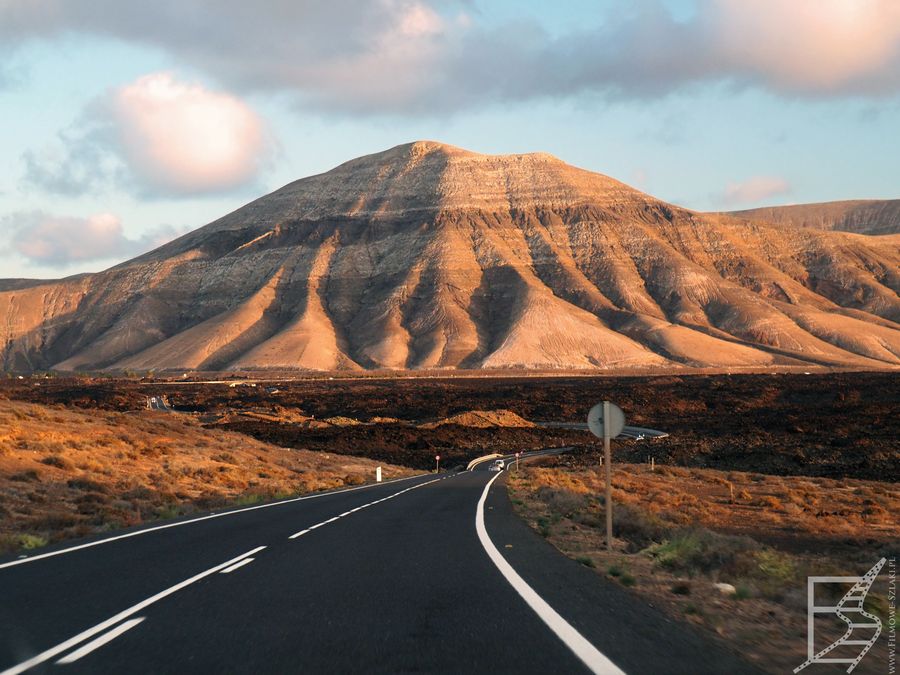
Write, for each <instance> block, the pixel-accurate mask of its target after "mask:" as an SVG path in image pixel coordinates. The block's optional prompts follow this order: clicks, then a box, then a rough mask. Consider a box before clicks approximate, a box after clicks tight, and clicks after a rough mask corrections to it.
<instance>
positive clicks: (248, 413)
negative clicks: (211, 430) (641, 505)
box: [0, 372, 900, 481]
mask: <svg viewBox="0 0 900 675" xmlns="http://www.w3.org/2000/svg"><path fill="white" fill-rule="evenodd" d="M235 382H237V381H235ZM235 382H232V383H231V384H235ZM0 394H3V395H5V396H8V397H10V398H14V399H20V400H26V401H32V402H44V403H56V404H63V405H67V406H76V407H84V408H89V409H96V408H99V409H105V410H120V411H121V410H133V411H139V410H142V409H143V408H144V406H145V402H146V397H147V396H150V395H166V396H167V397H168V400H169V402H170V403H171V405H172V407H173V408H175V409H176V410H178V411H180V412H182V413H190V414H192V415H193V416H195V417H196V418H197V419H198V420H199V421H201V422H203V423H204V424H206V425H207V426H215V427H219V428H224V429H230V430H233V431H239V432H242V433H245V434H248V435H251V436H253V437H255V438H258V439H261V440H264V441H269V442H273V443H276V444H278V445H282V446H286V447H293V448H308V449H311V450H322V451H327V452H334V453H346V454H357V455H362V456H366V457H372V458H376V459H379V460H382V461H392V462H394V463H398V464H404V465H406V466H411V467H418V468H428V467H430V466H431V463H432V461H433V457H434V455H435V454H437V453H440V454H441V455H442V456H443V457H446V461H447V462H448V463H447V466H450V465H451V464H450V463H461V462H463V461H467V460H468V459H471V458H472V457H475V456H477V455H479V454H483V453H484V451H485V450H488V449H494V448H499V449H503V450H507V449H516V448H520V447H521V448H526V447H546V446H555V445H584V446H587V445H590V444H592V443H593V437H592V436H590V435H589V434H587V433H586V432H583V431H573V430H565V429H556V428H545V427H541V426H522V423H521V422H510V421H509V420H508V419H499V418H498V421H497V423H496V424H495V425H493V426H487V427H485V426H483V425H479V426H473V425H472V424H471V422H472V420H469V422H468V423H465V424H463V423H459V422H460V421H461V420H458V419H457V420H455V421H456V422H457V423H456V424H453V423H447V424H441V425H439V426H435V425H434V424H433V423H434V422H439V421H442V420H443V421H446V422H453V421H454V420H448V419H447V418H450V417H451V416H453V415H458V414H460V413H466V412H468V411H492V410H497V409H503V410H507V411H509V412H511V413H514V414H515V415H518V416H520V417H521V418H523V419H524V420H526V421H527V422H528V423H532V424H535V423H537V424H540V423H542V422H548V421H549V422H575V423H579V422H583V421H584V419H585V418H586V416H587V411H588V410H589V409H590V407H591V406H592V405H593V404H594V403H596V402H597V401H601V400H603V399H608V400H610V401H613V402H615V403H617V404H618V405H619V406H620V407H621V408H622V409H623V410H624V411H625V414H626V416H627V418H628V423H629V424H633V425H637V426H646V427H651V428H656V429H661V430H664V431H667V432H669V433H670V434H671V436H670V437H669V438H666V439H660V440H654V441H652V442H651V441H644V442H633V441H617V442H616V443H615V450H614V451H615V454H616V457H617V458H618V459H620V460H621V461H628V462H638V463H640V462H644V461H647V460H648V458H649V457H650V456H652V457H654V458H655V461H656V462H657V463H658V464H663V465H672V466H685V467H702V468H715V469H722V470H741V471H754V472H758V473H766V474H771V475H806V476H819V477H828V478H840V477H844V476H847V477H854V478H869V479H876V480H888V481H897V480H900V452H898V450H897V438H898V437H900V419H898V416H897V414H896V411H897V410H898V409H900V378H898V377H897V376H896V375H895V374H891V373H865V372H863V373H826V374H812V375H802V374H774V375H773V374H756V375H692V376H665V377H546V378H527V377H518V378H517V377H504V378H461V377H452V378H433V379H400V378H384V379H334V380H332V379H328V378H319V379H306V380H287V379H283V380H279V381H268V382H258V383H256V386H246V385H238V386H230V384H229V383H228V382H226V383H221V384H199V383H184V382H162V381H152V380H136V379H132V380H115V379H89V378H81V379H75V378H68V379H56V378H54V379H23V380H18V379H7V380H5V381H0ZM329 418H340V419H338V420H337V421H334V420H332V421H333V423H330V422H327V421H326V420H328V419H329ZM311 420H315V421H316V422H317V423H315V424H313V423H311ZM463 421H465V420H463ZM353 422H361V423H362V424H354V423H353ZM429 423H431V424H429ZM429 427H430V428H429Z"/></svg>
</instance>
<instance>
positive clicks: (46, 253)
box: [0, 211, 184, 267]
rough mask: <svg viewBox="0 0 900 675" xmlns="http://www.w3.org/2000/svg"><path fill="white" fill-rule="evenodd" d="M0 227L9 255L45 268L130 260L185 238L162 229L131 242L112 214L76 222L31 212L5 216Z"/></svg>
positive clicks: (43, 213) (171, 230)
mask: <svg viewBox="0 0 900 675" xmlns="http://www.w3.org/2000/svg"><path fill="white" fill-rule="evenodd" d="M0 223H2V225H3V229H4V230H7V231H8V232H9V233H10V240H9V246H10V249H11V250H12V251H15V252H16V253H18V254H20V255H22V256H24V257H25V258H26V259H27V260H28V261H29V262H31V263H35V264H39V265H46V266H48V267H66V266H67V265H70V264H72V263H81V262H90V261H95V260H104V259H108V258H122V257H131V256H134V255H138V254H140V253H144V252H146V251H148V250H151V249H153V248H156V247H157V246H161V245H162V244H164V243H166V242H168V241H171V240H172V239H174V238H175V237H177V236H179V235H181V234H184V230H177V229H175V228H173V227H171V226H168V225H164V226H162V227H159V228H157V229H156V230H154V231H152V232H149V233H147V234H144V235H143V236H141V237H138V238H137V239H132V238H129V237H128V236H126V235H125V232H124V229H123V227H122V221H121V220H119V218H118V217H117V216H115V215H113V214H111V213H98V214H95V215H92V216H89V217H87V218H75V217H70V216H56V215H52V214H49V213H45V212H43V211H31V212H27V213H14V214H11V215H8V216H5V217H3V218H2V219H0Z"/></svg>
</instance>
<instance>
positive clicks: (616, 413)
mask: <svg viewBox="0 0 900 675" xmlns="http://www.w3.org/2000/svg"><path fill="white" fill-rule="evenodd" d="M624 428H625V413H623V412H622V409H621V408H620V407H619V406H617V405H615V404H614V403H610V402H609V401H603V403H598V404H597V405H595V406H594V407H593V408H591V411H590V412H589V413H588V429H590V430H591V433H592V434H594V436H596V437H597V438H602V439H603V463H604V464H605V465H606V550H607V551H610V552H612V509H613V504H612V466H610V465H611V464H612V450H611V449H610V440H611V439H613V438H615V437H616V436H618V435H619V434H621V433H622V429H624Z"/></svg>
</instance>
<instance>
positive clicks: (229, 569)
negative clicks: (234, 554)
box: [219, 558, 256, 574]
mask: <svg viewBox="0 0 900 675" xmlns="http://www.w3.org/2000/svg"><path fill="white" fill-rule="evenodd" d="M254 560H256V558H244V559H243V560H241V561H240V562H238V563H235V564H234V565H232V566H231V567H226V568H225V569H224V570H220V571H219V574H231V573H232V572H234V571H235V570H237V569H240V568H241V567H243V566H244V565H249V564H250V563H252V562H253V561H254Z"/></svg>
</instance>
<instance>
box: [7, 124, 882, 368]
mask: <svg viewBox="0 0 900 675" xmlns="http://www.w3.org/2000/svg"><path fill="white" fill-rule="evenodd" d="M898 270H900V236H896V235H890V236H881V237H867V236H861V235H856V234H848V233H842V232H823V231H819V230H814V229H795V228H784V227H778V226H774V225H770V224H766V223H762V222H758V221H748V220H745V219H740V218H733V217H729V216H727V215H704V214H700V213H696V212H692V211H688V210H686V209H682V208H679V207H676V206H673V205H670V204H666V203H664V202H661V201H659V200H657V199H655V198H653V197H651V196H649V195H646V194H643V193H641V192H639V191H637V190H634V189H632V188H630V187H628V186H626V185H624V184H622V183H620V182H618V181H616V180H614V179H612V178H608V177H606V176H602V175H600V174H595V173H591V172H589V171H585V170H582V169H577V168H575V167H572V166H569V165H567V164H565V163H564V162H562V161H560V160H558V159H556V158H554V157H551V156H550V155H545V154H529V155H509V156H490V155H480V154H476V153H472V152H467V151H465V150H462V149H459V148H454V147H451V146H447V145H442V144H439V143H434V142H429V141H421V142H417V143H412V144H407V145H402V146H398V147H396V148H392V149H390V150H387V151H385V152H382V153H377V154H374V155H368V156H365V157H361V158H359V159H356V160H352V161H350V162H347V163H345V164H342V165H341V166H339V167H337V168H335V169H334V170H332V171H329V172H327V173H324V174H320V175H318V176H312V177H309V178H305V179H302V180H299V181H296V182H294V183H291V184H289V185H287V186H285V187H283V188H281V189H280V190H277V191H276V192H273V193H272V194H269V195H266V196H265V197H262V198H260V199H258V200H256V201H254V202H251V203H250V204H247V205H246V206H244V207H242V208H240V209H238V210H237V211H235V212H233V213H231V214H228V215H226V216H225V217H223V218H221V219H219V220H217V221H215V222H213V223H210V224H209V225H207V226H205V227H202V228H200V229H198V230H195V231H194V232H191V233H189V234H187V235H185V236H184V237H181V238H180V239H177V240H175V241H173V242H171V243H169V244H167V245H165V246H163V247H161V248H159V249H156V250H155V251H151V252H150V253H147V254H145V255H143V256H141V257H139V258H136V259H134V260H132V261H129V262H126V263H123V264H121V265H119V266H117V267H114V268H112V269H110V270H107V271H105V272H102V273H99V274H94V275H81V276H78V277H72V278H70V279H63V280H61V281H54V282H29V283H27V284H23V283H10V284H7V285H4V284H3V283H2V282H0V337H2V338H3V339H2V342H0V350H2V351H0V360H2V363H3V366H4V368H5V369H7V370H28V369H41V368H50V367H54V368H59V369H70V370H77V369H80V370H87V369H102V368H107V369H136V370H145V369H147V370H151V369H152V370H162V369H178V370H186V369H204V370H218V369H238V368H245V369H260V368H302V369H321V370H337V369H359V368H367V369H371V368H399V369H404V368H411V369H421V368H481V367H489V368H635V369H642V368H656V367H663V366H665V367H671V366H676V365H679V364H685V365H691V366H705V367H727V366H766V365H770V364H823V365H834V366H853V367H892V366H897V365H900V298H898V289H900V271H898Z"/></svg>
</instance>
